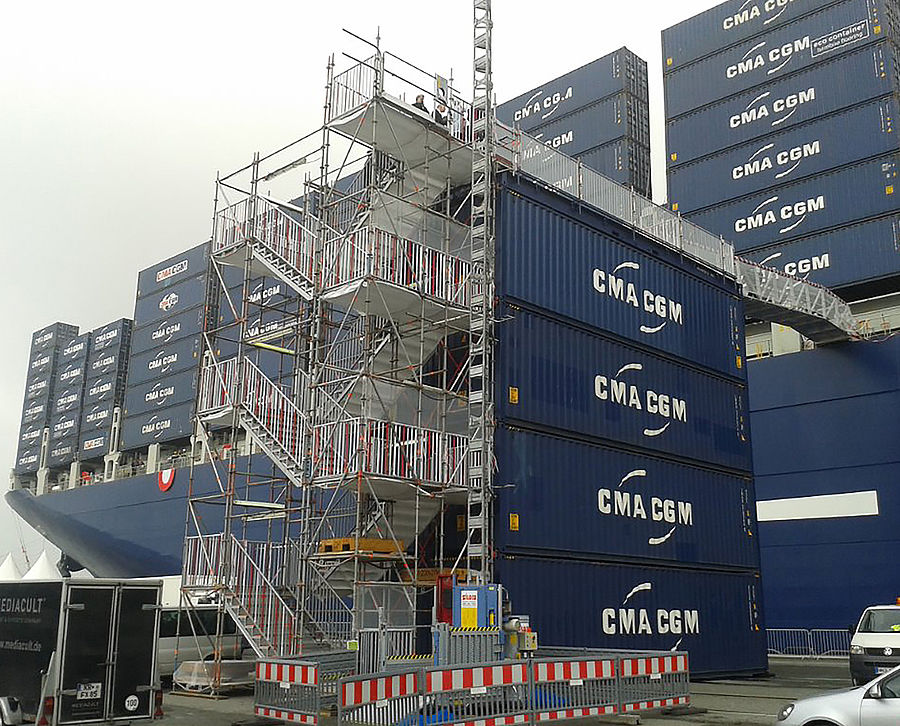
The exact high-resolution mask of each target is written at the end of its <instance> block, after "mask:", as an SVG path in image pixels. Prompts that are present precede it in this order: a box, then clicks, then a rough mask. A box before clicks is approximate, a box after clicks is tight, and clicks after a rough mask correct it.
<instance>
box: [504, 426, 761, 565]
mask: <svg viewBox="0 0 900 726" xmlns="http://www.w3.org/2000/svg"><path fill="white" fill-rule="evenodd" d="M494 441H495V451H496V456H497V471H498V479H497V481H498V483H500V485H501V486H500V487H499V488H498V490H497V500H496V502H495V504H494V511H495V513H496V518H497V519H496V522H497V524H496V526H495V529H494V544H495V546H496V547H497V548H499V549H501V550H502V551H503V552H507V553H512V552H519V553H522V554H529V553H530V554H538V555H540V554H543V555H552V554H553V553H554V552H556V553H565V557H576V556H582V557H592V556H593V557H596V556H604V557H606V558H615V557H618V558H620V559H635V558H640V559H642V560H648V561H651V560H656V561H659V562H669V563H679V564H682V565H688V564H705V565H717V566H724V567H733V568H744V569H757V568H759V551H758V549H757V537H756V522H755V516H754V514H755V513H754V512H753V509H754V497H753V481H752V479H751V477H750V476H749V475H743V476H739V475H735V474H724V473H721V472H716V471H711V470H709V469H703V468H700V467H697V466H690V465H687V464H681V463H677V462H674V461H668V460H666V459H663V458H659V457H654V456H648V455H646V454H638V453H635V452H626V451H622V450H617V449H613V448H611V447H608V446H601V445H598V444H588V443H585V442H582V441H577V440H574V439H567V438H562V437H558V436H550V435H548V434H542V433H538V432H534V431H526V430H524V429H515V428H509V427H500V428H498V429H497V432H496V434H495V439H494ZM562 462H565V464H564V465H562ZM557 556H560V555H559V554H557Z"/></svg>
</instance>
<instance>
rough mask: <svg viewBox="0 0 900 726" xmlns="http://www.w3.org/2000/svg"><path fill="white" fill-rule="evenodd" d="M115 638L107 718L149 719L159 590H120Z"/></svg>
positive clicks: (150, 714) (141, 588)
mask: <svg viewBox="0 0 900 726" xmlns="http://www.w3.org/2000/svg"><path fill="white" fill-rule="evenodd" d="M116 635H117V637H116V663H115V671H114V675H113V680H112V683H113V685H112V703H111V716H112V718H113V719H125V720H131V719H136V718H150V717H152V716H153V711H152V709H153V705H154V704H153V698H152V696H153V686H154V684H155V683H156V644H157V642H158V641H159V588H155V587H124V588H122V591H121V598H120V606H119V622H118V628H117V633H116Z"/></svg>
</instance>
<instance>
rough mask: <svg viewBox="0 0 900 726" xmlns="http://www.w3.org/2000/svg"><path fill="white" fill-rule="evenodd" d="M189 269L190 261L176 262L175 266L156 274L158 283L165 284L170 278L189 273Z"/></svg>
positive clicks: (165, 268)
mask: <svg viewBox="0 0 900 726" xmlns="http://www.w3.org/2000/svg"><path fill="white" fill-rule="evenodd" d="M187 269H188V261H187V260H182V261H181V262H176V263H175V264H174V265H169V266H168V267H164V268H163V269H161V270H159V271H158V272H157V273H156V281H157V282H163V281H164V280H168V279H169V278H172V277H175V275H180V274H181V273H182V272H187Z"/></svg>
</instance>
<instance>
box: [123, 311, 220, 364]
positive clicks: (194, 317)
mask: <svg viewBox="0 0 900 726" xmlns="http://www.w3.org/2000/svg"><path fill="white" fill-rule="evenodd" d="M204 313H205V307H203V306H201V307H196V308H194V309H192V310H185V311H184V312H181V313H177V314H175V315H172V316H170V317H166V318H163V319H162V320H160V321H159V322H158V323H155V324H151V325H145V326H143V327H140V328H137V329H136V330H135V331H134V336H133V337H132V339H131V354H132V355H137V354H138V353H145V352H147V351H148V350H151V349H153V348H158V347H159V346H163V345H167V344H169V343H172V342H174V341H176V340H180V339H182V338H189V337H191V336H197V335H200V334H201V333H202V332H203V320H204Z"/></svg>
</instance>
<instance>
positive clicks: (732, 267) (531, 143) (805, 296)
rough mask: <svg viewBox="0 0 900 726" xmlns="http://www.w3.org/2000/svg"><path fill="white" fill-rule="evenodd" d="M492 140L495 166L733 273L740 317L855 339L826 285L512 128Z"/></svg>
mask: <svg viewBox="0 0 900 726" xmlns="http://www.w3.org/2000/svg"><path fill="white" fill-rule="evenodd" d="M496 138H497V146H496V149H497V156H498V157H499V161H500V163H501V164H506V165H508V166H509V167H511V168H513V169H514V170H515V171H517V172H524V173H526V174H528V175H529V176H532V177H534V178H536V179H538V180H540V181H542V182H544V183H545V184H547V185H549V186H551V187H553V188H554V189H557V190H559V191H562V192H565V193H567V194H570V195H572V196H574V197H576V198H577V199H578V200H579V201H581V202H583V203H585V204H587V205H590V206H591V207H594V208H596V209H597V210H599V211H600V212H602V213H603V214H606V215H608V216H611V217H614V218H615V219H617V220H619V221H620V222H623V223H624V224H626V225H627V226H628V227H630V228H631V229H633V230H634V231H636V232H638V233H641V234H644V235H646V236H648V237H650V238H652V239H654V240H656V241H657V242H659V243H660V244H662V245H663V246H665V247H668V248H670V249H674V250H675V251H677V252H678V253H679V254H683V255H686V256H688V257H692V258H694V259H696V260H698V261H699V262H701V263H702V264H704V265H705V266H706V267H709V268H711V269H712V270H713V271H714V272H715V273H717V274H721V275H725V276H727V277H730V278H732V279H735V280H736V281H737V282H738V283H739V284H740V286H741V288H742V291H743V296H744V303H745V314H746V317H748V318H755V319H758V320H766V321H769V322H774V323H780V324H782V325H787V326H789V327H791V328H793V329H795V330H797V331H798V332H799V333H801V334H802V335H804V336H805V337H806V338H809V339H810V340H812V341H813V342H815V343H819V344H822V343H835V342H838V341H842V340H849V339H850V338H855V337H857V323H856V319H855V318H854V316H853V313H852V312H851V310H850V306H849V305H847V303H846V302H844V301H843V300H841V298H839V297H838V296H837V295H835V294H834V293H833V292H831V291H830V290H828V289H827V288H824V287H822V286H820V285H816V284H815V283H812V282H809V281H808V280H803V279H800V278H796V277H792V276H790V275H787V274H785V273H783V272H781V271H780V270H776V269H775V268H772V267H764V266H761V265H758V264H756V263H753V262H750V261H748V260H745V259H742V258H741V257H738V256H737V255H735V254H734V248H733V246H732V245H731V243H730V242H728V241H726V240H724V239H723V238H722V237H717V236H716V235H714V234H712V233H711V232H709V231H707V230H705V229H703V228H701V227H698V226H697V225H695V224H693V223H691V222H689V221H687V220H686V219H684V218H683V217H681V215H679V214H676V213H674V212H671V211H669V210H668V209H666V208H664V207H660V206H659V205H656V204H654V203H653V202H651V201H650V200H649V199H647V198H646V197H644V196H642V195H640V194H638V193H637V192H635V191H633V190H631V189H628V188H627V187H624V186H622V185H621V184H617V183H616V182H614V181H612V180H611V179H608V178H607V177H605V176H603V175H602V174H600V173H599V172H596V171H594V170H593V169H590V168H588V167H586V166H584V165H583V164H582V163H581V162H580V161H579V160H577V159H574V158H572V157H570V156H567V155H566V154H563V153H561V152H560V151H558V150H556V149H552V148H550V147H549V146H547V145H546V144H545V143H543V142H541V141H539V140H537V139H535V138H533V137H531V136H528V135H527V134H524V133H522V132H521V131H520V130H518V129H512V128H509V127H508V126H505V125H503V124H501V123H499V122H498V123H497V124H496Z"/></svg>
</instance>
